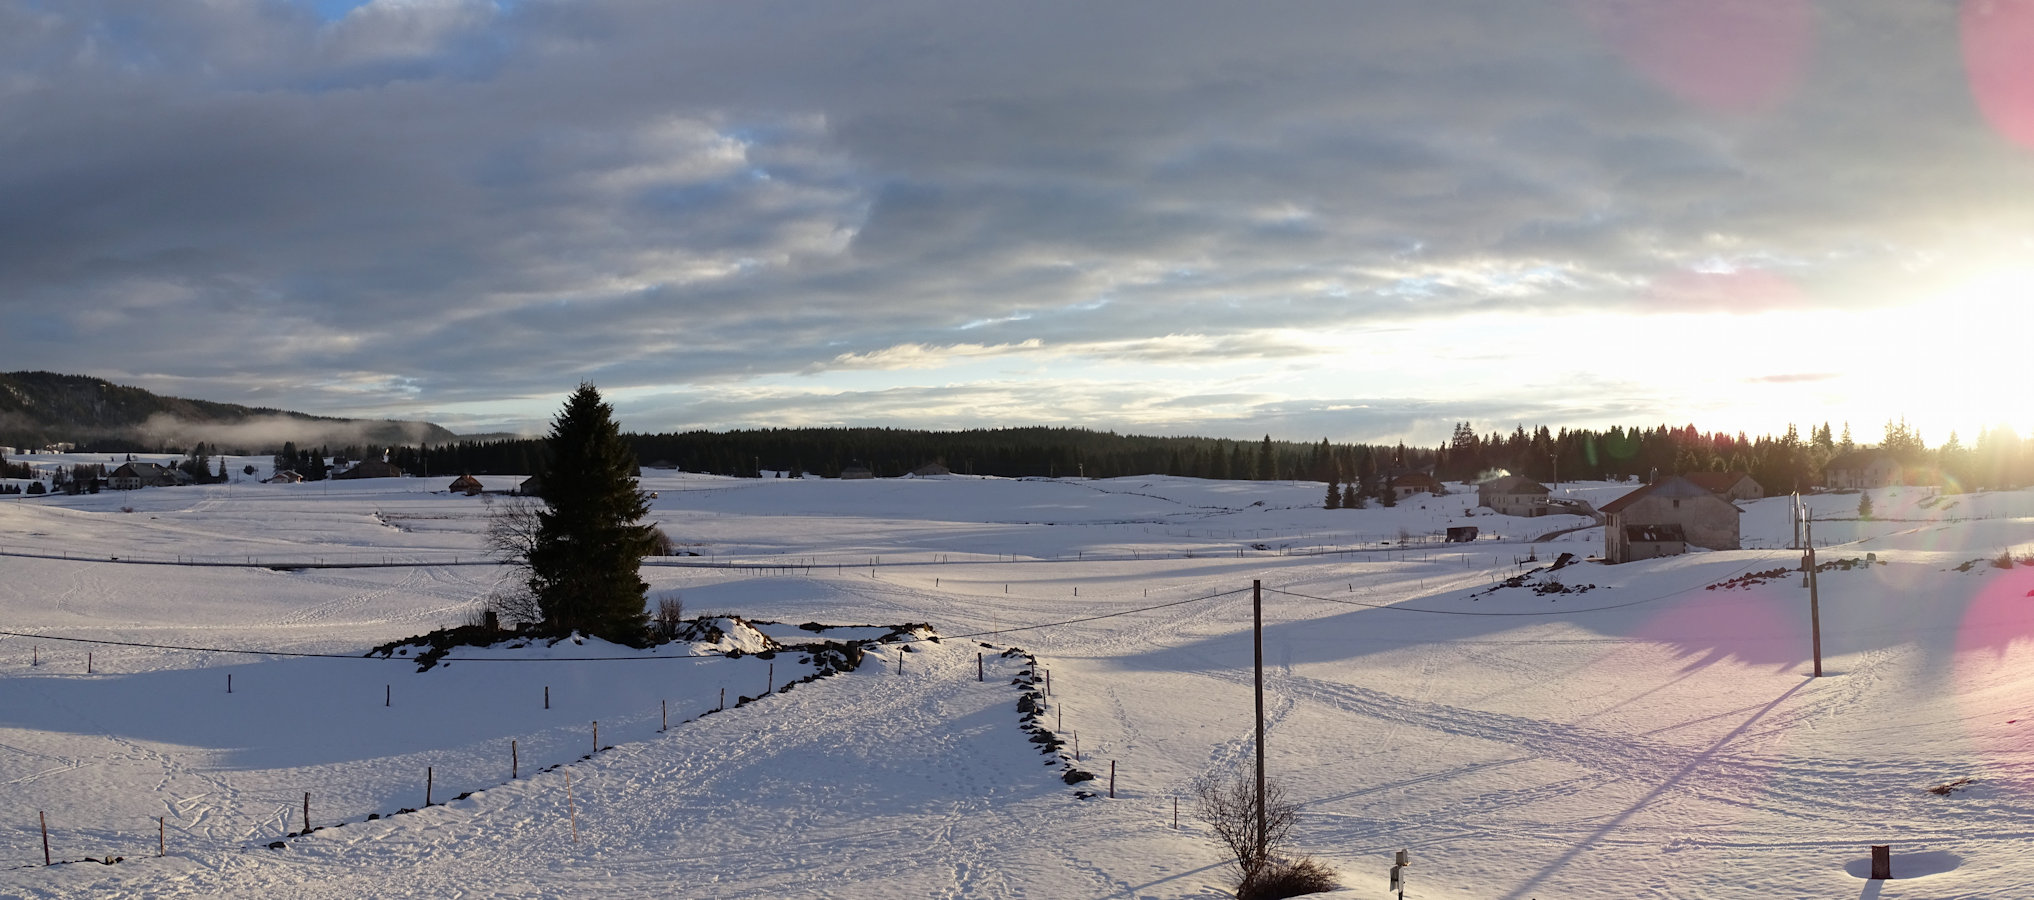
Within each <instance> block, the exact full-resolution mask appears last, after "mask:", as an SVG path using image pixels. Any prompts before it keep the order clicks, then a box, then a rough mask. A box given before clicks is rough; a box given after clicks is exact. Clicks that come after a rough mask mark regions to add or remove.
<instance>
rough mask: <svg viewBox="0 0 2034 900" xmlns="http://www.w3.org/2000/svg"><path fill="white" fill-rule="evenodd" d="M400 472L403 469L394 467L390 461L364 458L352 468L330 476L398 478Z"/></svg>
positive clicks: (401, 472)
mask: <svg viewBox="0 0 2034 900" xmlns="http://www.w3.org/2000/svg"><path fill="white" fill-rule="evenodd" d="M402 474H403V470H402V469H399V468H397V467H396V466H395V465H394V464H392V463H385V462H382V461H381V460H378V459H370V460H364V461H362V462H361V463H360V464H359V465H356V466H354V467H353V468H351V469H347V470H346V471H344V472H341V473H339V474H337V475H334V476H332V477H333V478H400V477H402Z"/></svg>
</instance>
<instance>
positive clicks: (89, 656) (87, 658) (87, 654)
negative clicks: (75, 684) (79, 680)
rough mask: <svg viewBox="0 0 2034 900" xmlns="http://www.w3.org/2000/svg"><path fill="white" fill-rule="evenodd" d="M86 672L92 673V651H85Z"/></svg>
mask: <svg viewBox="0 0 2034 900" xmlns="http://www.w3.org/2000/svg"><path fill="white" fill-rule="evenodd" d="M85 674H87V675H90V674H92V651H90V650H87V651H85Z"/></svg>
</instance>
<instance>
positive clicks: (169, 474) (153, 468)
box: [106, 462, 189, 491]
mask: <svg viewBox="0 0 2034 900" xmlns="http://www.w3.org/2000/svg"><path fill="white" fill-rule="evenodd" d="M178 474H179V473H178V472H177V470H175V469H172V468H170V467H168V466H164V465H159V464H157V463H152V462H130V463H122V464H121V466H120V468H118V469H114V470H113V474H112V475H109V476H107V477H106V486H107V487H109V488H112V489H113V490H116V491H133V490H140V489H141V488H145V487H169V486H171V485H175V484H180V483H183V482H184V481H187V480H188V478H189V476H185V478H184V479H179V478H177V475H178Z"/></svg>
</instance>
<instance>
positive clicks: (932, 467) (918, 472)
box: [911, 462, 953, 478]
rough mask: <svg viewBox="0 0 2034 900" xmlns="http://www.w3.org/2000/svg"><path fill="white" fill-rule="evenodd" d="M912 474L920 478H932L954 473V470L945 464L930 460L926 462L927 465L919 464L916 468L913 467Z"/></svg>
mask: <svg viewBox="0 0 2034 900" xmlns="http://www.w3.org/2000/svg"><path fill="white" fill-rule="evenodd" d="M911 474H912V475H915V476H917V477H919V478H931V477H933V476H935V475H952V474H953V470H952V469H949V468H947V467H945V466H943V465H940V464H939V463H936V462H929V463H926V464H925V465H922V466H919V467H918V468H916V469H912V470H911Z"/></svg>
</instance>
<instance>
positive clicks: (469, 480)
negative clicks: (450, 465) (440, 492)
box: [446, 474, 483, 491]
mask: <svg viewBox="0 0 2034 900" xmlns="http://www.w3.org/2000/svg"><path fill="white" fill-rule="evenodd" d="M446 490H449V491H478V490H483V488H482V487H481V486H480V479H478V478H475V477H473V476H472V475H466V474H462V475H460V476H459V477H458V478H454V479H452V485H451V487H448V488H446Z"/></svg>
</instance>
